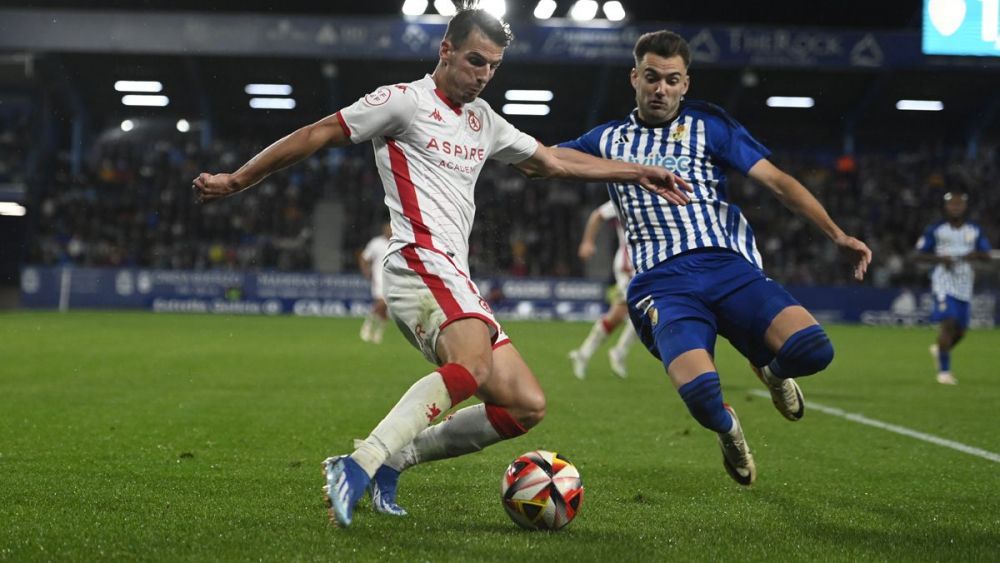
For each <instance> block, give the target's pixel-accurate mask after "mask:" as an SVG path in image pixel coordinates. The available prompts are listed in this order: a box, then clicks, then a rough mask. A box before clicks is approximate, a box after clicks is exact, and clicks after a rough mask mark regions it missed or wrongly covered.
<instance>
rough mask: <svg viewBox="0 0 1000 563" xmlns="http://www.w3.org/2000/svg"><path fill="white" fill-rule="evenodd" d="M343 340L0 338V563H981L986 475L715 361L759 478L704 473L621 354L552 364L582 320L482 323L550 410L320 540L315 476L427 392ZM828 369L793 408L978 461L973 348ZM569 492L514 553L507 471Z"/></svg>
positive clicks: (154, 319)
mask: <svg viewBox="0 0 1000 563" xmlns="http://www.w3.org/2000/svg"><path fill="white" fill-rule="evenodd" d="M359 326H360V320H357V319H303V318H292V317H281V318H250V317H231V316H180V315H153V314H148V313H84V312H80V313H70V314H66V315H60V314H57V313H13V314H4V315H0V560H11V561H35V560H47V561H48V560H53V561H62V560H75V561H94V560H137V559H141V560H158V561H209V560H251V559H253V560H266V561H298V560H317V561H319V560H325V561H330V560H335V561H375V560H380V561H432V560H437V561H442V560H447V561H490V560H495V561H516V560H534V561H540V560H582V561H614V560H617V561H663V560H678V561H688V560H704V561H720V560H742V559H750V560H771V561H802V560H817V559H818V560H885V561H890V560H891V561H903V560H954V561H968V560H982V561H985V560H996V557H998V553H1000V551H998V550H1000V531H998V530H1000V464H998V463H996V462H994V461H990V460H988V459H984V458H981V457H975V456H972V455H968V454H966V453H961V452H958V451H955V450H952V449H947V448H944V447H941V446H938V445H934V444H930V443H926V442H922V441H918V440H915V439H913V438H911V437H907V436H902V435H899V434H894V433H891V432H887V431H885V430H882V429H878V428H872V427H869V426H864V425H861V424H857V423H855V422H852V421H850V420H845V419H843V418H838V417H835V416H831V415H829V414H826V413H822V412H818V411H816V410H812V411H809V410H807V414H806V417H805V418H804V419H803V420H802V421H800V422H797V423H790V422H787V421H785V420H784V419H783V418H782V417H781V416H780V415H779V414H778V413H777V412H776V411H775V410H774V408H773V407H772V405H771V404H770V401H769V400H767V399H762V398H760V397H758V396H756V395H754V394H753V391H754V390H757V389H762V387H761V386H760V385H759V383H757V381H756V379H755V378H754V377H753V375H752V374H751V372H750V371H749V370H748V369H747V367H746V364H745V362H744V360H743V359H742V358H740V357H739V356H738V355H737V354H736V353H735V352H734V351H733V350H732V349H731V348H730V347H729V346H728V345H726V344H723V343H720V345H719V350H718V362H719V366H720V373H721V375H722V380H723V387H724V392H725V394H726V400H727V401H728V402H729V403H731V404H732V405H734V407H735V408H736V409H737V411H738V412H739V414H740V417H741V419H742V421H743V424H744V427H745V429H746V435H747V440H748V442H749V443H750V446H751V447H752V448H753V451H754V454H755V457H756V460H757V465H758V471H759V475H758V481H757V483H756V484H755V485H754V486H752V487H751V488H749V489H743V488H741V487H739V486H738V485H736V484H735V483H733V482H732V481H731V480H730V479H729V477H728V476H727V475H726V474H725V472H724V470H723V468H722V464H721V462H720V453H719V451H718V447H717V445H716V443H715V437H714V436H713V435H712V434H711V433H710V432H708V431H706V430H704V429H702V428H701V427H699V426H698V425H697V424H696V423H695V422H694V421H693V419H692V418H691V417H690V416H689V415H688V413H687V411H686V409H685V408H684V405H683V403H682V402H681V401H680V399H679V398H678V397H677V395H676V393H675V392H674V391H673V389H672V388H671V386H670V384H669V382H668V381H667V379H666V377H665V376H664V375H663V374H662V369H661V368H660V366H659V365H658V364H657V363H656V362H655V360H653V358H652V357H650V356H649V355H648V354H647V353H646V352H645V351H644V350H642V349H641V347H639V346H637V347H636V348H634V349H633V351H632V355H631V357H630V365H631V376H630V377H629V379H627V380H619V379H617V378H615V377H614V376H612V375H611V373H610V370H609V369H608V367H607V361H606V356H605V355H604V352H605V350H606V349H607V348H606V347H605V348H603V349H602V350H601V351H599V352H598V355H597V356H596V357H595V360H594V362H593V363H592V365H591V370H590V374H589V376H588V379H587V380H586V381H582V382H581V381H577V380H576V379H575V378H573V376H572V375H571V373H570V370H569V364H568V361H567V360H566V358H565V354H566V352H567V351H568V350H569V349H570V348H572V347H574V346H576V345H577V344H578V343H579V342H580V341H581V340H582V339H583V337H584V336H585V335H586V332H587V330H588V326H587V325H585V324H582V323H515V322H511V323H507V325H506V328H507V330H508V332H509V333H510V334H511V336H512V337H513V338H514V340H515V342H516V343H517V345H518V347H519V349H520V350H521V351H522V353H523V354H524V356H525V357H526V359H527V360H528V362H529V364H530V365H531V366H532V367H533V369H534V370H535V372H536V373H537V374H538V376H539V379H540V380H541V381H542V385H543V387H544V388H545V390H546V392H547V394H548V398H549V409H548V416H547V418H546V420H545V421H544V422H543V423H542V424H541V425H540V426H539V427H538V428H536V429H535V430H533V431H532V432H531V433H529V434H528V435H526V436H523V437H521V438H518V439H516V440H513V441H509V442H503V443H500V444H498V445H496V446H493V447H491V448H489V449H487V450H486V451H484V452H482V453H479V454H476V455H472V456H467V457H464V458H461V459H455V460H447V461H442V462H437V463H433V464H428V465H425V466H420V467H417V468H414V469H413V470H411V471H409V472H408V473H407V474H405V475H404V476H403V480H402V494H401V499H400V500H401V503H402V504H403V505H404V506H405V507H406V508H407V509H408V510H409V511H410V515H409V516H408V517H406V518H402V519H396V518H393V517H389V516H383V515H379V514H374V513H372V512H371V510H370V508H369V506H368V505H367V501H365V502H364V504H363V505H362V506H360V507H359V508H358V510H357V511H356V513H355V521H354V525H353V526H352V527H351V528H349V529H346V530H344V529H337V528H334V527H333V526H331V525H330V523H329V522H328V520H327V513H326V509H325V507H324V505H323V501H322V494H321V491H320V487H321V486H322V484H323V479H322V476H321V473H320V461H322V460H323V459H324V458H325V457H327V456H328V455H332V454H337V453H343V452H347V451H348V449H349V447H350V444H351V439H352V438H355V437H363V436H365V435H366V434H367V432H368V431H369V430H370V429H371V428H372V427H373V426H374V425H375V424H376V423H377V422H378V421H379V420H380V419H381V417H382V416H383V415H384V414H385V413H386V412H387V411H388V409H389V408H390V407H391V406H392V404H393V403H394V402H395V401H396V399H397V398H398V397H399V396H400V395H401V393H402V392H403V391H404V390H405V389H406V388H407V386H408V385H409V384H410V382H412V381H414V380H415V379H416V378H418V377H420V376H422V375H424V374H426V373H428V372H429V371H431V366H430V365H429V364H427V363H426V362H425V361H424V360H423V359H422V357H421V356H420V354H419V353H418V352H417V351H415V350H413V349H411V348H410V347H409V345H407V344H406V343H405V341H404V340H403V338H402V337H401V336H400V335H399V334H398V333H397V332H395V331H394V329H392V328H390V329H388V330H387V333H386V336H387V338H386V342H385V343H384V344H382V345H381V346H375V345H370V344H363V343H362V342H360V340H359V339H358V336H357V332H358V328H359ZM828 329H829V332H830V334H831V337H832V339H833V341H834V344H835V346H836V347H837V357H836V359H835V360H834V363H833V365H832V366H831V367H830V369H828V370H827V371H826V372H824V373H822V374H819V375H817V376H813V377H810V378H808V379H806V380H803V390H804V392H805V396H806V400H807V401H810V400H812V401H815V402H817V403H819V404H822V405H826V406H830V407H836V408H840V409H843V410H845V411H848V412H855V413H862V414H864V415H865V416H868V417H870V418H874V419H877V420H880V421H883V422H887V423H892V424H897V425H900V426H905V427H907V428H911V429H913V430H916V431H920V432H924V433H927V434H932V435H935V436H939V437H941V438H946V439H949V440H954V441H957V442H961V443H963V444H967V445H969V446H973V447H977V448H981V449H984V450H987V451H990V452H1000V433H998V431H997V423H998V421H1000V419H998V417H997V413H998V411H1000V379H998V373H997V366H998V365H1000V346H998V343H1000V338H998V336H1000V333H998V332H997V331H985V330H984V331H972V332H971V333H970V334H969V336H968V337H967V339H966V341H965V342H963V343H962V344H961V346H960V347H959V348H958V349H957V351H956V352H955V353H954V356H953V364H954V372H955V374H956V376H957V377H958V378H959V380H960V382H961V383H960V385H958V386H956V387H945V386H941V385H938V384H937V383H935V381H934V378H933V376H934V369H933V366H932V363H931V359H930V356H929V355H928V353H927V346H928V344H930V342H931V340H932V338H933V335H934V333H933V331H932V330H931V329H929V328H920V329H900V328H870V327H854V326H832V327H828ZM538 448H544V449H550V450H556V451H559V452H562V453H563V454H565V455H566V456H567V457H568V458H569V459H570V460H572V461H573V462H574V463H575V464H576V465H577V466H578V467H579V469H580V472H581V474H582V476H583V481H584V485H585V487H586V494H585V498H584V502H583V507H582V511H581V514H580V516H579V517H578V518H577V519H576V521H574V522H573V523H572V524H570V526H569V527H568V528H566V529H565V530H563V531H561V532H558V533H539V532H525V531H522V530H521V529H519V528H517V527H516V526H515V525H514V524H513V523H512V522H511V521H510V520H509V519H508V518H507V515H506V514H505V513H504V511H503V508H502V507H501V505H500V499H499V488H500V478H501V475H502V473H503V470H504V469H505V467H506V465H507V463H508V462H509V461H510V460H511V459H512V458H514V457H515V456H516V455H518V454H520V453H522V452H525V451H528V450H532V449H538Z"/></svg>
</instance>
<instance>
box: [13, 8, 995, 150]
mask: <svg viewBox="0 0 1000 563" xmlns="http://www.w3.org/2000/svg"><path fill="white" fill-rule="evenodd" d="M401 3H402V2H401V0H370V1H368V2H363V3H346V2H335V3H333V2H331V3H328V5H330V6H332V8H331V10H334V9H335V10H336V13H338V14H345V15H346V14H350V15H362V16H364V15H370V16H380V17H383V18H384V17H386V16H395V15H398V13H399V12H398V10H399V7H400V5H401ZM534 3H535V2H534V1H533V0H532V1H530V2H525V1H520V2H515V1H508V6H509V8H508V10H509V11H514V13H513V14H512V16H513V19H516V18H517V14H518V12H517V11H516V10H520V11H522V12H527V11H529V10H530V9H531V8H532V7H533V6H534ZM568 3H569V2H567V1H565V0H562V1H560V5H567V4H568ZM623 3H625V5H626V7H627V9H628V10H629V11H630V13H631V14H632V15H633V18H634V19H636V20H643V21H644V20H671V21H678V22H680V21H692V22H693V21H711V22H712V25H716V24H717V23H719V24H721V23H723V20H726V21H729V22H741V23H755V24H758V25H761V26H764V25H766V24H772V25H775V26H778V25H802V26H815V25H829V26H834V27H838V28H840V29H844V28H845V27H857V26H859V25H861V26H864V25H869V26H873V27H877V28H883V29H884V28H897V29H898V28H904V27H912V22H913V21H914V20H915V17H916V16H917V15H919V3H918V2H913V1H907V2H899V1H891V2H866V3H863V2H858V1H855V0H846V1H843V2H838V3H832V2H831V3H826V2H820V3H812V5H810V7H809V8H808V9H802V8H801V6H802V5H803V3H801V2H794V3H793V2H788V1H784V0H781V1H775V2H768V3H767V10H766V11H764V10H761V9H759V8H754V9H750V8H748V7H747V6H751V5H753V6H760V4H761V3H751V2H726V3H724V4H725V5H726V8H725V9H721V8H720V7H719V6H720V3H717V2H716V3H708V2H666V3H665V2H658V1H657V2H652V1H650V2H636V1H629V0H626V1H625V2H623ZM206 4H207V5H209V6H210V7H209V8H208V9H205V6H206ZM869 4H870V5H869ZM5 5H6V6H7V7H17V6H21V7H26V8H28V7H30V8H31V9H35V10H38V9H48V8H53V9H54V8H79V9H82V8H84V7H86V8H88V9H103V10H109V9H111V10H121V11H126V12H133V13H135V11H137V10H184V11H191V10H196V11H200V12H204V13H206V14H223V13H228V12H225V11H224V10H222V9H221V6H223V3H222V2H215V3H214V5H215V6H218V7H219V8H218V9H216V8H214V7H211V6H212V3H206V2H194V1H190V0H171V1H165V0H164V1H161V0H141V1H139V2H135V1H124V0H88V1H86V2H81V1H69V0H31V1H19V0H7V2H5ZM231 5H232V4H230V3H225V6H231ZM239 5H240V6H241V8H242V9H244V10H246V11H254V10H256V11H257V12H259V13H260V15H267V14H270V13H275V14H276V13H278V12H277V11H276V10H274V8H275V6H280V9H281V13H307V12H311V11H312V10H314V9H315V6H316V4H315V3H314V2H302V1H298V0H284V1H282V2H280V3H275V2H261V1H255V0H248V1H244V2H242V3H240V4H239ZM706 6H709V7H706ZM793 6H795V7H798V8H797V9H793ZM831 6H833V7H831ZM323 14H324V15H326V16H329V15H331V11H327V12H324V13H323ZM719 14H725V15H724V17H722V18H720V17H719ZM522 25H523V24H522ZM911 31H915V30H912V29H911ZM22 56H23V57H25V58H24V61H27V62H24V63H23V65H22V62H21V59H18V58H17V57H16V56H15V55H8V56H7V59H4V57H2V56H0V98H2V97H3V96H4V95H6V96H7V98H8V99H9V97H10V94H11V93H12V92H13V93H17V92H18V91H19V90H24V91H26V92H29V93H30V88H31V86H30V85H29V86H26V85H25V80H24V76H25V74H26V71H25V73H22V72H21V71H20V68H21V67H22V66H24V67H25V68H27V67H28V66H30V67H31V78H30V80H29V81H28V82H30V84H32V85H34V87H35V88H41V89H42V90H44V91H45V92H47V93H49V94H51V101H52V103H53V105H54V106H55V107H56V108H57V110H58V111H59V112H60V113H61V114H62V115H63V116H65V117H66V118H67V121H68V120H69V119H70V118H71V117H72V116H73V115H78V114H79V109H80V108H85V110H86V114H87V119H88V120H89V122H90V126H91V127H92V128H94V129H95V130H101V129H104V128H109V127H115V126H117V124H118V123H120V122H121V120H123V119H133V118H139V119H142V118H159V119H165V120H170V119H173V120H176V119H179V118H185V119H188V120H190V121H192V122H193V123H195V128H196V129H197V128H198V124H197V121H198V120H199V119H203V118H204V117H205V116H211V119H212V120H213V122H214V123H213V125H214V129H215V131H216V132H218V133H221V134H227V135H232V134H239V135H246V134H254V135H257V136H263V137H264V138H272V137H274V136H275V135H279V134H283V133H285V132H287V131H289V130H291V129H293V128H295V127H297V126H300V125H302V124H305V123H308V122H311V121H313V120H315V119H317V118H319V117H321V116H323V115H326V114H328V113H330V112H332V111H334V110H336V109H338V108H339V107H341V106H342V105H345V104H347V103H350V102H351V101H353V100H354V99H356V98H358V97H359V96H361V95H363V94H364V93H365V92H367V91H369V90H370V89H371V88H372V87H373V86H374V85H377V84H386V83H394V82H405V81H411V80H414V79H417V78H419V77H420V76H421V75H422V74H423V73H425V72H430V71H431V70H433V66H434V61H433V60H430V59H427V60H423V59H419V60H418V59H410V60H392V61H388V60H357V59H351V58H334V59H329V58H328V59H324V58H316V57H313V58H307V57H286V56H282V57H276V56H271V57H267V56H221V55H219V56H209V55H205V54H197V53H188V54H184V55H181V56H178V55H166V54H127V53H122V52H105V53H100V52H94V53H82V52H45V53H40V54H31V53H24V54H23V55H22ZM12 57H13V58H12ZM514 68H516V71H514V70H513V69H514ZM628 70H629V69H628V68H627V63H625V64H623V65H621V68H618V66H615V65H608V64H599V63H593V64H577V65H573V66H566V65H559V64H554V63H548V62H535V61H532V62H525V61H519V62H517V63H516V66H514V63H511V65H509V68H504V69H502V70H501V71H500V72H498V73H497V75H496V78H495V79H494V81H493V82H492V83H491V84H490V86H489V87H488V88H487V90H486V92H485V93H484V96H483V97H484V99H486V100H487V101H488V102H490V103H491V104H492V105H493V106H494V107H495V108H498V109H499V108H500V107H501V106H502V105H503V103H504V92H505V91H506V90H508V89H515V88H517V89H524V88H536V89H544V90H550V91H552V92H553V95H554V102H553V103H552V104H551V113H550V114H549V115H547V116H545V117H510V119H511V121H512V122H514V123H515V125H517V126H519V127H521V128H523V129H525V130H526V131H529V132H531V133H532V134H534V135H536V136H538V137H539V138H540V139H542V140H543V141H545V142H556V141H560V140H564V139H565V138H567V137H568V136H571V135H576V134H579V133H580V132H581V129H582V128H584V127H589V126H593V125H596V124H598V123H601V122H603V121H606V120H608V119H613V118H619V117H621V116H623V115H625V114H626V113H627V112H628V111H629V110H630V109H631V108H632V107H633V101H632V98H633V92H632V89H631V88H630V87H629V84H628V77H627V73H628ZM995 76H996V74H995V73H993V72H982V70H981V69H980V70H978V71H977V70H976V69H971V68H970V69H963V68H961V67H955V68H948V69H912V70H899V69H885V68H882V69H877V68H867V69H866V68H851V69H844V68H821V67H819V66H816V67H812V66H799V67H798V68H781V67H768V66H763V65H749V66H728V67H727V66H712V65H705V64H700V63H697V62H696V63H695V64H694V65H693V67H692V85H691V90H690V92H689V97H692V98H699V99H706V100H709V101H713V102H715V103H718V104H719V105H722V106H723V107H725V108H726V109H728V110H729V111H730V112H732V113H733V114H734V115H735V116H736V117H737V118H738V119H740V120H741V121H743V122H744V123H745V124H746V125H747V126H748V127H749V128H750V129H751V131H753V132H754V133H755V134H757V135H758V136H760V137H761V140H762V141H764V142H765V143H768V144H771V145H774V146H795V147H810V146H816V147H825V148H830V147H840V146H843V145H844V142H845V141H844V140H845V134H846V133H848V132H851V131H853V132H855V133H856V134H857V141H858V148H859V149H862V150H863V149H865V148H881V147H892V146H897V145H906V144H913V143H938V142H946V143H950V144H960V143H963V142H965V141H966V140H968V138H969V137H970V135H971V134H972V132H973V131H975V130H976V129H977V128H979V133H980V134H981V135H982V136H983V137H985V138H990V139H997V138H1000V119H998V115H997V114H998V113H1000V97H998V96H997V94H996V88H995V84H994V82H995ZM334 77H336V78H334ZM123 79H129V80H157V81H161V82H162V83H163V85H164V92H163V93H164V94H166V95H168V96H169V97H170V105H169V107H167V108H133V107H125V106H123V105H122V104H121V95H119V94H118V93H116V92H115V91H114V90H113V88H112V85H113V84H114V83H115V81H117V80H123ZM254 82H263V83H284V84H290V85H292V86H293V88H294V94H293V95H294V97H295V100H296V107H295V109H293V110H290V111H268V112H264V111H259V110H253V109H251V108H250V107H249V105H248V101H249V98H248V95H247V94H246V92H245V91H244V87H245V86H246V84H248V83H254ZM790 95H791V96H809V97H812V98H813V99H814V101H815V105H814V106H813V107H812V108H809V109H784V108H771V107H768V106H767V104H766V101H767V99H768V98H769V97H771V96H790ZM905 98H916V99H934V100H941V101H942V102H943V103H944V107H945V111H941V112H902V111H898V110H897V109H896V107H895V105H896V103H897V101H898V100H900V99H905Z"/></svg>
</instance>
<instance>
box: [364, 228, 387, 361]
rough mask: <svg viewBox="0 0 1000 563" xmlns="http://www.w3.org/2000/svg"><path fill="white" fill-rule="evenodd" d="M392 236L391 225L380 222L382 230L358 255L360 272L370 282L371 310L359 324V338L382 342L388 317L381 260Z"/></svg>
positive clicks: (383, 259) (382, 260)
mask: <svg viewBox="0 0 1000 563" xmlns="http://www.w3.org/2000/svg"><path fill="white" fill-rule="evenodd" d="M391 236H392V225H391V224H390V223H388V222H386V223H383V224H382V232H381V233H379V234H378V235H376V236H375V237H373V238H372V239H371V240H370V241H368V244H366V245H365V249H364V250H362V251H361V255H360V256H358V267H359V268H361V274H362V275H363V276H365V277H366V278H368V280H370V281H371V284H372V310H371V311H370V312H369V313H368V315H367V316H365V322H364V323H362V325H361V340H364V341H365V342H372V343H375V344H379V343H381V342H382V333H383V331H384V330H385V321H386V319H387V318H388V312H387V307H386V304H385V294H384V292H383V289H382V262H384V261H385V255H386V254H387V253H388V250H389V237H391Z"/></svg>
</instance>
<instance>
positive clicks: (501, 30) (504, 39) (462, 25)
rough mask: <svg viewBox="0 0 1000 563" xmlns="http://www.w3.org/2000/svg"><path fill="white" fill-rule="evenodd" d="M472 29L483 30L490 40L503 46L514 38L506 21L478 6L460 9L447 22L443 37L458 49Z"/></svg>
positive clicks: (505, 46)
mask: <svg viewBox="0 0 1000 563" xmlns="http://www.w3.org/2000/svg"><path fill="white" fill-rule="evenodd" d="M473 29H478V30H479V31H481V32H483V35H485V36H486V37H487V38H488V39H489V40H490V41H492V42H494V43H496V44H497V45H499V46H501V47H504V48H507V47H508V46H509V45H510V42H511V41H513V40H514V33H513V32H512V31H511V30H510V25H508V24H507V22H505V21H503V20H502V19H500V18H498V17H496V16H494V15H493V14H491V13H489V12H487V11H486V10H482V9H479V8H462V9H460V10H459V11H458V13H456V14H455V15H454V16H452V18H451V21H449V22H448V29H446V30H445V32H444V38H445V39H447V40H448V41H450V42H451V45H452V46H453V47H455V48H456V49H458V48H459V47H461V46H462V44H463V43H465V40H466V39H467V38H468V37H469V34H470V33H472V30H473Z"/></svg>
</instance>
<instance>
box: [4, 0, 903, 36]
mask: <svg viewBox="0 0 1000 563" xmlns="http://www.w3.org/2000/svg"><path fill="white" fill-rule="evenodd" d="M621 1H622V4H623V5H624V6H625V9H626V12H627V14H628V15H629V17H630V18H631V19H633V20H643V21H665V22H694V23H712V24H759V25H801V26H828V27H855V28H858V27H866V28H879V29H902V28H916V27H917V26H918V24H919V17H920V6H921V3H920V2H919V1H915V0H878V1H875V2H873V1H871V0H838V1H837V2H811V1H809V0H770V1H768V2H752V1H751V2H748V1H745V0H722V1H705V0H672V1H666V0H621ZM402 3H403V2H402V0H365V1H364V2H341V1H338V2H326V3H322V4H319V3H317V2H315V1H313V0H281V1H280V2H276V1H275V0H241V1H240V2H238V3H237V2H223V1H219V0H215V1H203V0H5V1H4V3H3V4H4V6H6V7H10V8H17V7H20V8H33V9H45V8H81V9H115V10H164V11H172V10H176V11H204V12H210V13H223V12H261V13H271V14H315V13H319V14H324V15H330V14H344V15H383V16H384V15H396V14H399V11H400V7H401V6H402ZM558 3H559V8H558V10H557V12H556V16H561V15H565V13H566V11H567V10H568V9H569V7H570V5H571V4H572V3H573V2H572V0H558ZM536 4H537V0H507V14H508V16H507V17H508V19H511V20H517V19H529V18H530V17H531V13H532V11H533V10H534V6H535V5H536ZM317 6H322V8H321V9H318V8H317Z"/></svg>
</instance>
